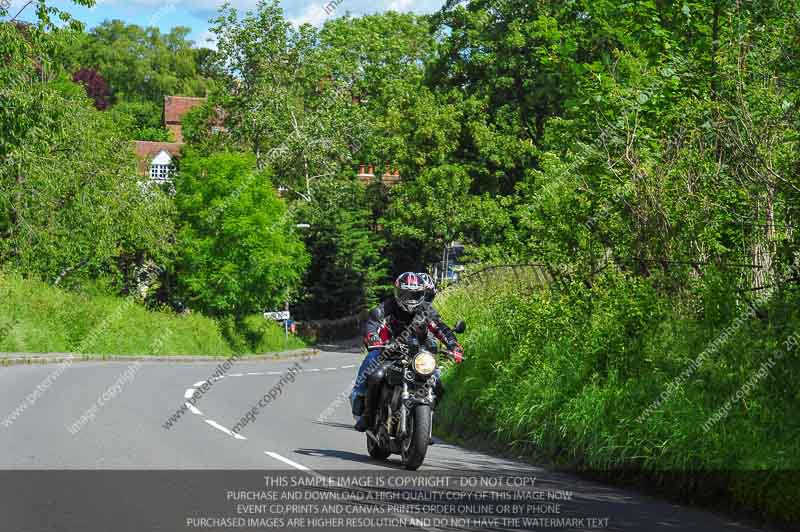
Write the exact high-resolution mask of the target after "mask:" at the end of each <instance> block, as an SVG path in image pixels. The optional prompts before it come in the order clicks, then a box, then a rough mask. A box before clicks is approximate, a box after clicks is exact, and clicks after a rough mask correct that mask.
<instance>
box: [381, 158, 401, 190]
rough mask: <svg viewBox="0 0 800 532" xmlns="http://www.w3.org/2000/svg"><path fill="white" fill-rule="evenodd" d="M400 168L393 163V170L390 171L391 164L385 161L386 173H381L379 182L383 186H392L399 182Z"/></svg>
mask: <svg viewBox="0 0 800 532" xmlns="http://www.w3.org/2000/svg"><path fill="white" fill-rule="evenodd" d="M400 179H401V177H400V168H399V167H398V166H397V165H396V164H395V167H394V172H392V165H391V164H390V163H389V162H387V163H386V173H385V174H383V176H382V177H381V182H382V183H383V186H384V187H386V188H392V187H393V186H395V185H396V184H397V183H399V182H400Z"/></svg>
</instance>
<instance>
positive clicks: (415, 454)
mask: <svg viewBox="0 0 800 532" xmlns="http://www.w3.org/2000/svg"><path fill="white" fill-rule="evenodd" d="M409 418H410V419H409V422H410V423H409V434H407V435H406V437H405V439H404V440H403V444H402V451H403V453H402V455H403V464H404V465H405V466H406V469H408V470H411V471H416V470H417V469H419V466H421V465H422V462H424V461H425V455H426V454H427V452H428V444H429V443H430V441H431V440H430V438H431V423H432V422H433V416H432V412H431V407H430V406H428V405H418V406H417V407H416V408H415V409H414V411H413V412H412V414H411V416H409Z"/></svg>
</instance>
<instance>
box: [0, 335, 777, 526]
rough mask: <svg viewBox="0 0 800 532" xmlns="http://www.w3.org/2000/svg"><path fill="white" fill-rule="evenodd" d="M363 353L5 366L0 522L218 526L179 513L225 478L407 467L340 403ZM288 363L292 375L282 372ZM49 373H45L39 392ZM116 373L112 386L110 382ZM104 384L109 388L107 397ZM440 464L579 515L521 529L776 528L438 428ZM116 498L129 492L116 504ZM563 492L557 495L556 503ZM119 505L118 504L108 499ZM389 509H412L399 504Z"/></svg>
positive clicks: (219, 495) (196, 506) (199, 505)
mask: <svg viewBox="0 0 800 532" xmlns="http://www.w3.org/2000/svg"><path fill="white" fill-rule="evenodd" d="M360 360H361V355H360V354H359V353H358V352H357V351H356V350H350V351H349V352H332V351H328V352H325V351H323V352H322V353H320V354H319V355H318V356H316V357H312V358H311V359H309V360H299V359H298V360H283V361H259V362H253V361H251V362H248V361H245V360H241V361H236V362H235V363H234V364H233V365H232V367H231V368H230V369H229V370H228V371H227V373H225V374H224V376H222V375H220V377H221V378H217V379H213V378H211V377H212V376H213V375H214V374H215V372H218V371H219V370H218V369H217V368H218V364H219V363H216V362H215V363H209V362H194V363H171V362H143V363H140V364H137V363H132V362H80V363H74V364H72V365H70V366H68V367H64V368H61V369H60V370H59V369H58V367H56V366H53V365H29V366H10V367H5V368H0V397H1V398H2V399H0V405H2V410H3V411H0V420H2V419H5V420H6V421H5V422H3V423H0V470H2V471H1V472H0V476H1V477H3V478H0V515H6V516H8V519H9V520H8V521H7V523H8V525H7V527H4V526H3V525H2V523H1V521H2V519H0V529H2V530H14V531H15V532H17V531H23V530H31V531H33V530H36V531H39V530H81V531H86V530H104V531H106V532H110V531H119V530H131V531H133V530H137V531H139V532H141V531H143V530H197V529H205V530H229V529H234V528H236V527H235V526H234V525H231V528H226V527H225V526H218V527H216V528H214V527H212V526H210V525H211V524H212V523H211V522H201V521H195V522H191V523H190V522H189V521H184V520H182V519H183V517H186V516H197V515H201V514H203V510H204V508H205V507H204V506H203V505H206V504H210V505H212V506H214V505H215V500H216V499H225V495H224V493H226V492H225V491H224V490H223V486H226V487H227V489H228V490H230V486H231V485H234V484H235V485H238V484H237V483H242V485H251V484H252V482H253V479H254V478H257V479H259V482H261V480H260V479H262V478H265V477H264V473H265V471H266V472H269V471H275V472H276V473H278V472H285V473H286V474H291V475H296V476H298V477H303V476H306V477H308V478H315V477H328V478H329V476H330V475H336V474H337V472H340V473H342V474H345V472H349V473H353V472H359V473H366V474H375V475H380V474H386V473H390V474H398V475H400V474H403V475H405V473H403V472H402V469H401V468H400V464H399V459H398V457H397V456H392V457H391V459H390V460H389V461H386V462H378V461H374V460H371V459H370V458H369V457H368V456H367V454H366V450H365V441H364V439H365V437H364V435H362V434H358V433H356V432H355V431H353V430H352V428H351V426H352V418H351V416H350V414H349V404H348V403H347V401H346V400H342V399H339V401H338V402H336V400H337V398H344V397H346V395H347V392H348V391H349V388H350V383H351V381H352V379H353V377H354V373H355V371H356V368H357V365H358V364H359V362H360ZM292 368H294V369H292ZM290 370H291V375H292V378H293V379H294V382H290V379H289V378H288V377H287V376H288V375H290V373H289V372H290ZM54 374H55V378H53V377H52V376H53V375H54ZM48 379H49V382H48ZM281 379H283V384H280V382H281ZM43 382H46V383H47V385H46V387H45V389H44V391H43V392H42V391H41V389H42V383H43ZM114 383H117V386H116V389H114V393H110V392H109V391H108V390H109V389H110V388H109V387H113V384H114ZM204 383H206V384H205V385H204ZM37 386H38V387H39V389H40V393H39V394H38V395H37V396H36V397H35V401H33V402H32V404H27V405H26V406H25V407H24V409H23V410H22V411H19V405H21V404H25V398H26V397H29V398H30V397H31V395H30V394H31V393H32V392H33V391H34V390H36V389H37ZM204 386H205V391H204V393H203V395H202V396H199V397H198V396H195V397H196V400H195V404H194V405H193V409H192V411H189V410H186V409H184V410H185V412H184V413H183V414H182V416H181V417H180V418H178V419H173V424H172V425H171V426H170V427H169V428H168V429H167V428H165V422H167V420H168V419H169V418H170V416H171V415H174V414H175V413H176V411H178V410H179V409H180V407H181V405H182V404H185V402H186V401H187V399H186V398H187V397H192V394H194V393H197V392H196V391H197V390H200V389H202V388H203V387H204ZM278 387H280V394H277V393H274V394H273V395H274V396H275V399H274V400H272V401H271V402H270V403H269V404H268V405H267V406H266V407H264V408H261V409H260V410H259V412H258V413H257V415H256V416H254V418H253V419H252V420H250V421H248V422H247V424H246V425H245V426H244V427H243V428H241V430H240V431H239V432H238V434H237V433H235V432H233V431H232V430H231V429H232V428H233V427H234V426H236V424H237V423H240V420H241V419H242V417H243V416H244V415H245V413H246V412H248V411H250V410H251V408H252V407H253V406H254V405H257V404H258V401H259V399H262V398H263V397H264V395H265V394H267V393H269V391H270V390H271V389H272V390H276V389H277V388H278ZM104 392H105V395H106V397H105V399H104V400H103V401H102V404H101V405H99V406H98V398H99V397H103V394H104ZM29 403H30V401H29ZM93 405H94V407H93ZM15 409H16V410H17V413H18V416H17V417H16V418H15V419H13V420H12V421H11V422H10V423H9V418H8V417H6V416H7V414H8V413H9V412H12V411H14V410H15ZM87 413H91V414H93V415H90V416H87ZM82 415H83V418H84V421H83V422H81V421H80V419H81V416H82ZM142 471H145V472H146V473H141V472H142ZM441 472H444V473H448V474H450V473H452V474H454V475H469V474H472V473H475V474H489V472H492V474H494V475H495V476H496V475H517V476H520V477H524V478H530V479H534V478H535V482H536V487H537V489H540V490H541V493H547V498H546V501H545V502H550V503H551V506H550V507H549V508H550V510H545V513H547V512H550V513H551V514H557V515H555V517H565V516H566V517H575V518H578V519H576V520H575V521H572V522H570V521H558V525H559V526H554V523H555V522H554V521H550V522H544V521H543V522H542V523H544V524H543V525H542V526H540V527H539V526H533V525H527V526H525V527H523V528H529V529H536V530H553V529H559V530H590V529H591V530H594V529H606V530H616V531H637V532H638V531H662V530H663V531H673V530H682V531H703V532H715V531H723V530H724V531H755V530H767V528H764V527H760V526H757V525H753V524H746V523H744V522H742V521H741V520H739V519H735V518H729V517H725V516H723V515H719V514H715V513H712V512H708V511H701V510H697V509H692V508H687V507H680V506H676V505H674V504H672V503H669V502H665V501H662V500H659V499H657V498H653V497H649V496H645V495H641V494H637V493H633V492H630V491H626V490H622V489H617V488H611V487H607V486H603V485H601V484H598V483H595V482H591V481H587V480H583V479H580V478H576V477H572V476H569V475H566V474H563V473H552V472H548V471H546V470H544V469H542V468H538V467H534V466H530V465H526V464H523V463H519V462H515V461H511V460H506V459H502V458H497V457H493V456H490V455H487V454H484V453H479V452H474V451H471V450H468V449H464V448H461V447H458V446H455V445H450V444H447V443H445V442H441V441H437V442H436V445H434V446H432V447H431V448H430V450H429V452H428V457H427V459H426V461H425V464H424V465H423V467H422V468H421V469H420V472H418V473H413V474H412V475H414V476H416V478H423V477H424V476H425V475H434V474H436V473H441ZM217 488H218V489H217ZM456 489H461V488H458V487H456ZM464 489H465V490H466V488H464ZM553 493H556V494H559V493H560V494H562V495H563V494H564V493H566V494H568V497H567V500H566V501H564V500H559V501H557V499H558V498H559V497H555V498H554V497H551V495H552V494H553ZM215 498H216V499H215ZM120 501H125V504H124V505H122V506H123V507H120V508H117V506H120V504H121V502H120ZM216 502H217V503H218V504H216V506H214V507H215V508H218V507H219V508H221V509H220V510H219V511H220V512H224V511H225V509H226V508H227V509H230V508H232V507H233V506H232V504H233V503H232V502H231V501H230V494H228V495H227V499H225V500H219V501H216ZM556 502H557V503H558V504H559V505H560V506H559V507H557V508H555V509H554V504H555V503H556ZM379 506H380V505H379ZM384 506H385V505H384ZM110 507H114V508H115V509H114V512H122V513H114V515H110V513H111V512H110V510H109V511H108V512H105V511H104V510H103V511H101V510H100V509H102V508H106V509H107V508H110ZM462 509H463V508H462ZM215 511H216V510H215ZM107 513H108V514H109V515H106V514H107ZM389 514H391V515H408V514H407V513H406V514H404V513H403V512H402V511H400V510H398V509H397V508H396V507H395V509H394V510H392V511H391V512H389ZM123 515H124V516H125V517H124V518H123V517H120V516H123ZM387 515H388V514H387ZM115 516H116V517H115ZM179 517H180V519H179ZM550 517H554V515H550ZM165 520H166V524H165ZM419 523H420V524H421V525H424V523H422V522H421V521H420V522H419ZM536 523H538V522H536ZM12 524H13V526H12ZM216 524H218V525H219V524H220V522H219V521H216ZM281 524H282V525H284V526H283V527H280V526H279V527H274V528H272V529H273V530H276V529H286V528H285V525H286V522H283V523H281ZM406 524H407V523H406ZM440 524H441V526H420V527H417V528H419V529H427V530H432V529H439V528H452V529H463V528H473V529H506V528H515V527H513V526H511V527H507V526H501V525H499V524H497V522H495V523H491V522H487V523H486V524H485V526H484V525H481V524H478V525H475V526H459V525H455V526H452V527H448V526H445V525H444V521H441V522H440ZM463 524H464V522H463V521H462V522H461V525H463ZM360 526H364V529H369V528H370V527H367V526H365V525H363V524H362V525H360ZM349 528H352V527H341V528H337V529H340V530H344V529H349ZM375 528H387V527H386V526H377V525H376V526H375ZM236 529H237V530H241V529H245V530H249V528H241V527H239V528H236ZM254 529H255V528H254ZM258 529H260V530H266V529H269V528H268V527H266V528H258ZM316 529H317V530H320V529H324V527H322V528H320V527H318V528H316Z"/></svg>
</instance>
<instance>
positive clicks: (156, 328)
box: [0, 272, 306, 357]
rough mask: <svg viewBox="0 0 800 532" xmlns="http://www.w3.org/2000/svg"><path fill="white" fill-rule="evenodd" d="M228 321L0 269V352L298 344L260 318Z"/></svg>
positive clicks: (136, 351)
mask: <svg viewBox="0 0 800 532" xmlns="http://www.w3.org/2000/svg"><path fill="white" fill-rule="evenodd" d="M230 325H231V324H228V323H225V322H218V321H216V320H213V319H211V318H208V317H206V316H202V315H199V314H181V315H177V314H174V313H172V312H164V311H151V310H148V309H147V308H145V307H143V306H142V305H140V304H138V303H137V302H135V301H134V300H133V299H130V298H128V299H123V298H119V297H112V296H106V295H98V294H87V293H78V292H70V291H66V290H60V289H58V288H54V287H51V286H48V285H47V284H45V283H42V282H40V281H37V280H32V279H23V278H22V277H20V276H19V275H15V274H9V273H2V272H0V351H2V352H14V353H93V354H98V355H110V354H114V355H189V354H191V355H210V356H220V357H227V356H230V355H231V354H233V353H234V352H236V351H238V352H243V353H255V354H259V353H275V352H280V351H285V350H290V349H298V348H303V347H306V344H305V342H303V340H301V339H299V338H297V337H292V336H290V337H289V340H288V341H286V340H285V339H284V332H283V329H282V328H281V327H280V326H279V325H278V324H276V323H274V322H271V321H267V320H264V319H263V318H262V317H261V316H250V317H247V318H245V319H244V320H242V321H241V322H240V323H238V324H233V326H232V327H231V328H230V329H229V330H228V329H226V327H228V326H230ZM232 338H233V339H234V340H233V341H232V340H231V339H232Z"/></svg>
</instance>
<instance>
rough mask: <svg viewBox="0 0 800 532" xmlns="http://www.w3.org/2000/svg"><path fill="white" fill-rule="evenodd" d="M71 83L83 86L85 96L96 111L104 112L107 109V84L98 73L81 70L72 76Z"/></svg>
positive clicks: (88, 69)
mask: <svg viewBox="0 0 800 532" xmlns="http://www.w3.org/2000/svg"><path fill="white" fill-rule="evenodd" d="M72 81H74V82H75V83H80V84H81V85H83V88H84V89H85V90H86V95H87V96H88V97H89V98H91V99H92V100H94V106H95V107H96V108H97V109H98V110H100V111H104V110H105V109H107V108H108V106H109V104H110V97H111V94H110V93H109V90H108V83H106V80H104V79H103V76H102V75H101V74H100V73H99V72H97V71H96V70H92V69H90V68H82V69H80V70H78V71H77V72H75V74H73V75H72Z"/></svg>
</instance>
